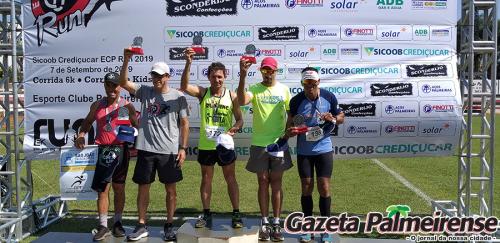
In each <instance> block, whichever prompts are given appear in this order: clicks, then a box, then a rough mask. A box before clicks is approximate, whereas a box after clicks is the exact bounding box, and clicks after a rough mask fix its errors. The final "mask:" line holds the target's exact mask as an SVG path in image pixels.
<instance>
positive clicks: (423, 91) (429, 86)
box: [418, 82, 455, 97]
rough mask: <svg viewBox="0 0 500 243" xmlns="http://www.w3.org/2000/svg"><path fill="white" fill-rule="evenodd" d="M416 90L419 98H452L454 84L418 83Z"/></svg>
mask: <svg viewBox="0 0 500 243" xmlns="http://www.w3.org/2000/svg"><path fill="white" fill-rule="evenodd" d="M418 90H419V94H420V96H421V97H445V96H449V97H453V96H455V84H453V82H420V83H418Z"/></svg>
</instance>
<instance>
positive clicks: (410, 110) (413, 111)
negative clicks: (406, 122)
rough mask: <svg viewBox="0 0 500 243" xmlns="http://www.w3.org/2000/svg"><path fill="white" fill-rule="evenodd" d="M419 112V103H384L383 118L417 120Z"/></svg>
mask: <svg viewBox="0 0 500 243" xmlns="http://www.w3.org/2000/svg"><path fill="white" fill-rule="evenodd" d="M418 111H419V106H418V101H397V102H396V101H385V102H382V117H394V118H416V117H418V114H419V113H418Z"/></svg>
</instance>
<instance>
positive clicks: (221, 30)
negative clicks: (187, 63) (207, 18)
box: [164, 26, 254, 44]
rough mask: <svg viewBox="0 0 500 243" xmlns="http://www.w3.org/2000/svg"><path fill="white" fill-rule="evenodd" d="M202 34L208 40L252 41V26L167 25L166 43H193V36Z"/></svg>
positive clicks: (205, 41) (205, 40) (165, 30)
mask: <svg viewBox="0 0 500 243" xmlns="http://www.w3.org/2000/svg"><path fill="white" fill-rule="evenodd" d="M195 36H201V37H202V38H203V43H207V42H243V43H245V42H251V41H253V39H254V36H253V28H252V26H167V27H165V29H164V40H165V43H167V44H168V43H189V44H192V43H193V37H195Z"/></svg>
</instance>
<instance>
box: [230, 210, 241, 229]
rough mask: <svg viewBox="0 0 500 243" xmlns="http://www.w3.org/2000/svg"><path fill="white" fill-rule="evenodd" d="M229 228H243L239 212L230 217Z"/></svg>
mask: <svg viewBox="0 0 500 243" xmlns="http://www.w3.org/2000/svg"><path fill="white" fill-rule="evenodd" d="M231 226H232V227H233V228H235V229H239V228H242V227H243V220H241V215H240V212H233V216H232V217H231Z"/></svg>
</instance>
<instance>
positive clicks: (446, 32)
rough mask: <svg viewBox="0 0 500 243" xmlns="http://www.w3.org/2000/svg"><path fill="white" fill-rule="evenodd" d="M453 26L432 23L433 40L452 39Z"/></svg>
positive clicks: (447, 40) (445, 40) (446, 40)
mask: <svg viewBox="0 0 500 243" xmlns="http://www.w3.org/2000/svg"><path fill="white" fill-rule="evenodd" d="M451 31H452V28H451V26H436V25H431V28H430V34H431V41H443V42H450V41H451Z"/></svg>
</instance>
